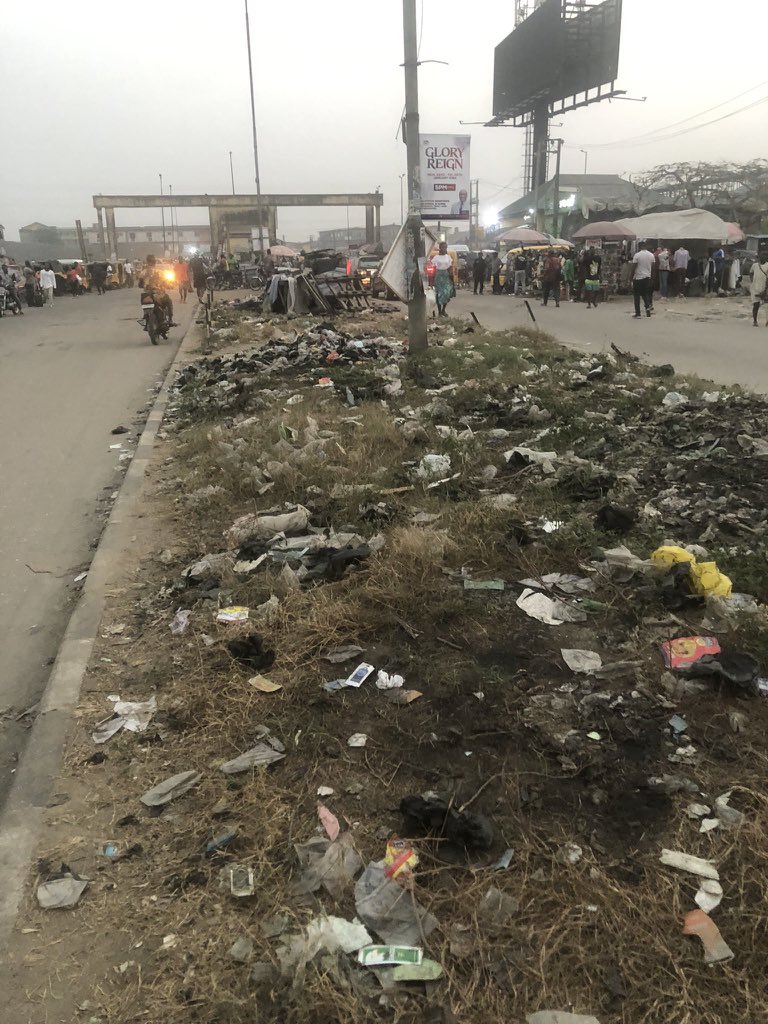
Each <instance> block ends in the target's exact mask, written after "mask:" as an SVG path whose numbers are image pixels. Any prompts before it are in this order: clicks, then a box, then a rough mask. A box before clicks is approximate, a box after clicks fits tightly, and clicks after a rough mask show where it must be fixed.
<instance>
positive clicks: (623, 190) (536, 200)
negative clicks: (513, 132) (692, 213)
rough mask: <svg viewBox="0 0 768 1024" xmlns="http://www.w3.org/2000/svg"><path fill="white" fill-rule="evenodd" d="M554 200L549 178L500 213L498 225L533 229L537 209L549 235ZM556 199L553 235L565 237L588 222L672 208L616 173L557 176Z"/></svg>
mask: <svg viewBox="0 0 768 1024" xmlns="http://www.w3.org/2000/svg"><path fill="white" fill-rule="evenodd" d="M554 200H555V182H554V179H553V178H551V179H550V180H549V181H547V182H545V183H544V184H543V185H541V186H540V187H539V189H538V190H537V191H533V192H528V193H527V195H524V196H521V198H520V199H517V200H515V202H514V203H510V204H509V206H506V207H505V208H504V209H503V210H501V212H500V213H499V225H500V227H501V228H502V229H504V230H507V229H509V228H514V227H519V226H520V225H521V224H525V225H526V226H528V227H533V225H534V222H535V219H536V216H535V215H536V208H537V206H538V211H539V225H540V228H541V230H542V231H550V232H551V231H552V228H553V227H554V226H555V224H554V221H555V216H554ZM558 200H559V202H558V215H557V225H556V226H557V231H556V232H555V234H558V235H560V236H564V237H566V238H567V237H568V235H569V234H572V233H573V232H574V231H576V230H577V229H578V228H580V227H582V226H583V225H584V224H588V223H589V222H590V221H594V220H618V219H619V217H631V216H635V217H636V216H640V215H641V214H644V213H654V212H656V211H659V210H669V209H672V208H673V206H674V204H671V203H670V200H669V198H668V197H666V196H663V195H662V194H661V193H660V192H656V191H655V190H653V189H645V188H641V187H640V186H639V185H636V184H634V182H631V181H628V180H627V179H626V178H622V177H621V175H619V174H561V175H560V187H559V196H558Z"/></svg>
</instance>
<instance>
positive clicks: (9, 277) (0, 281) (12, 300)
mask: <svg viewBox="0 0 768 1024" xmlns="http://www.w3.org/2000/svg"><path fill="white" fill-rule="evenodd" d="M18 283H19V277H18V274H17V273H16V271H15V270H11V268H10V267H9V266H8V260H3V265H2V268H0V286H2V287H3V288H5V290H6V291H7V292H8V299H9V305H11V306H13V305H15V306H17V307H18V311H19V315H20V316H24V310H23V309H22V308H21V303H20V302H19V296H18V293H17V291H16V285H17V284H18Z"/></svg>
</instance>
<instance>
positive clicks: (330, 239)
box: [315, 224, 400, 249]
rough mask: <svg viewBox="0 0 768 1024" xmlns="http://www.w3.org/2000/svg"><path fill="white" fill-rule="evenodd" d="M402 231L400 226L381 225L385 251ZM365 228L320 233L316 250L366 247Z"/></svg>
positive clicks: (382, 242)
mask: <svg viewBox="0 0 768 1024" xmlns="http://www.w3.org/2000/svg"><path fill="white" fill-rule="evenodd" d="M399 230H400V225H399V224H382V225H381V244H382V245H383V246H384V248H385V249H389V247H390V246H391V245H392V243H393V242H394V240H395V238H396V237H397V233H398V231H399ZM365 242H366V234H365V228H330V229H328V230H327V231H320V232H318V237H317V244H316V245H315V248H316V249H349V248H350V247H351V246H355V247H356V246H360V245H365Z"/></svg>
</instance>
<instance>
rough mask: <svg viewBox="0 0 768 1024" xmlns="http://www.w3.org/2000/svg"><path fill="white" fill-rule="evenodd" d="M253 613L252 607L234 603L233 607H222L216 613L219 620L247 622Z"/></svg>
mask: <svg viewBox="0 0 768 1024" xmlns="http://www.w3.org/2000/svg"><path fill="white" fill-rule="evenodd" d="M250 614H251V610H250V608H244V607H243V606H242V605H234V606H233V607H232V608H220V609H219V610H218V612H217V613H216V621H217V622H247V621H248V619H249V617H250Z"/></svg>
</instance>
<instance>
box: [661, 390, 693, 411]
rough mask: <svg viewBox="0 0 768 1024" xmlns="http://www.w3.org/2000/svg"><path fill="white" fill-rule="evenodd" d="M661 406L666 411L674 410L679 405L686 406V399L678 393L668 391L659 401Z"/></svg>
mask: <svg viewBox="0 0 768 1024" xmlns="http://www.w3.org/2000/svg"><path fill="white" fill-rule="evenodd" d="M661 404H662V405H664V406H666V407H667V408H668V409H674V408H677V407H678V406H681V405H687V404H688V399H687V398H686V397H685V395H681V394H680V392H679V391H668V392H667V393H666V395H664V397H663V398H662V400H661Z"/></svg>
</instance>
